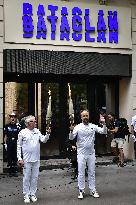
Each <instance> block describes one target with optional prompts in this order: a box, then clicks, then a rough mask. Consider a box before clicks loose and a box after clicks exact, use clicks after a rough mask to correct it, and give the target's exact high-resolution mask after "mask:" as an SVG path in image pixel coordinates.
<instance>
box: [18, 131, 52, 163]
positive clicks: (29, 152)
mask: <svg viewBox="0 0 136 205" xmlns="http://www.w3.org/2000/svg"><path fill="white" fill-rule="evenodd" d="M48 139H49V134H46V135H42V134H41V132H40V131H39V129H37V128H34V129H33V130H29V129H28V128H25V129H23V130H21V131H20V132H19V134H18V141H17V158H18V160H22V155H23V160H24V161H25V162H35V161H38V160H40V142H47V140H48Z"/></svg>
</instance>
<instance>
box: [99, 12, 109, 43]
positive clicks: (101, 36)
mask: <svg viewBox="0 0 136 205" xmlns="http://www.w3.org/2000/svg"><path fill="white" fill-rule="evenodd" d="M103 16H104V12H103V10H99V12H98V22H97V31H98V37H97V42H101V41H103V42H104V43H106V37H105V32H106V30H107V28H106V24H105V21H104V18H103Z"/></svg>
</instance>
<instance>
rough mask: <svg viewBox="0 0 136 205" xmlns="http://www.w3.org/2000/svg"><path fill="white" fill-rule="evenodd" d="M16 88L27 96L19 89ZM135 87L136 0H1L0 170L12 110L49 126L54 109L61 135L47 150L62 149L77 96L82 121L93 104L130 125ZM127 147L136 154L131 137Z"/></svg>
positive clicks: (135, 106)
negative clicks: (26, 114) (71, 109)
mask: <svg viewBox="0 0 136 205" xmlns="http://www.w3.org/2000/svg"><path fill="white" fill-rule="evenodd" d="M11 84H12V86H11ZM17 85H18V86H17ZM68 85H70V87H69V86H68ZM17 87H19V89H20V92H19V93H21V94H22V93H23V92H24V91H25V92H24V93H25V94H24V95H21V94H20V95H18V94H17V89H18V88H17ZM22 87H23V88H22ZM135 87H136V0H128V1H127V0H126V1H123V0H121V1H118V0H108V1H107V4H106V5H102V4H100V1H97V0H86V1H82V0H73V1H72V0H69V1H61V0H58V1H51V2H50V1H46V2H45V1H43V0H37V1H36V2H33V1H32V0H30V1H29V2H28V1H25V0H21V1H20V2H18V1H17V0H12V2H11V1H10V0H0V115H1V117H0V142H1V143H0V172H3V144H2V143H3V126H4V124H5V117H6V115H8V113H10V112H11V109H12V108H13V109H15V110H16V109H17V112H18V113H19V114H21V112H22V110H23V109H24V110H25V112H28V113H31V114H35V115H36V116H37V118H38V125H39V127H40V128H41V129H42V130H43V132H44V131H45V130H44V128H45V124H46V123H47V122H48V121H50V114H51V113H50V114H49V113H48V111H50V108H51V111H50V112H52V116H53V117H52V118H53V122H52V123H54V124H53V128H54V132H53V133H54V134H53V135H52V139H51V141H50V142H49V144H48V147H50V149H47V151H46V152H45V151H44V150H45V147H42V156H43V157H44V156H45V155H59V154H58V152H59V151H62V152H63V144H64V142H65V140H66V137H64V135H66V133H67V126H68V124H67V113H68V112H69V111H70V108H69V105H70V102H71V101H70V100H71V99H72V100H73V107H74V108H73V109H74V112H75V113H74V114H75V121H77V122H78V112H79V111H80V109H84V108H88V109H89V111H90V113H91V117H92V119H93V120H94V121H97V115H96V113H97V111H98V110H99V109H101V108H105V109H106V111H107V112H110V111H112V112H115V113H116V114H117V115H119V116H120V117H125V118H126V119H127V120H128V124H129V125H130V122H131V117H132V116H133V115H134V114H136V113H135V112H136V111H135V110H136V92H135V90H136V88H135ZM13 88H14V89H13ZM69 88H70V90H69ZM19 89H18V90H19ZM68 91H69V92H68ZM12 96H14V99H15V100H13V97H12ZM51 100H52V101H51ZM13 101H14V102H13ZM18 101H19V102H20V104H19V106H20V107H19V108H18ZM7 102H11V103H8V104H7ZM50 103H51V104H50ZM7 105H9V106H7ZM50 106H51V107H50ZM18 109H19V110H18ZM55 111H57V112H56V113H55ZM47 113H48V114H49V115H48V119H47ZM69 114H70V113H69ZM71 114H72V111H71ZM76 118H77V119H76ZM58 119H59V122H58V121H57V120H58ZM66 125H67V126H66ZM62 127H63V129H62ZM60 130H61V131H60ZM56 136H60V137H59V138H56ZM99 143H100V142H98V144H99ZM98 147H99V145H98ZM46 148H47V147H46ZM52 148H53V149H54V152H53V154H52V153H51V152H52ZM124 150H125V156H126V157H127V158H130V159H132V158H133V144H132V142H131V141H129V140H128V139H126V143H125V146H124Z"/></svg>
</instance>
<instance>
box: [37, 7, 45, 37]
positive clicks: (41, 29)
mask: <svg viewBox="0 0 136 205" xmlns="http://www.w3.org/2000/svg"><path fill="white" fill-rule="evenodd" d="M37 15H38V22H37V35H36V38H37V39H40V38H41V37H42V38H43V39H46V32H47V29H46V24H45V21H44V17H43V16H45V11H44V6H43V5H40V4H39V6H38V11H37Z"/></svg>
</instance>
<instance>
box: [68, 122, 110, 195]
mask: <svg viewBox="0 0 136 205" xmlns="http://www.w3.org/2000/svg"><path fill="white" fill-rule="evenodd" d="M95 132H97V133H100V134H107V128H106V125H103V127H102V128H101V127H98V126H97V125H95V124H92V123H88V124H87V125H85V124H84V123H80V124H78V125H76V126H75V127H74V130H73V132H70V133H69V139H70V140H73V139H74V138H75V137H77V159H78V187H79V189H80V190H84V188H85V167H86V163H87V164H88V181H89V188H90V190H91V191H95V149H94V140H95Z"/></svg>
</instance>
